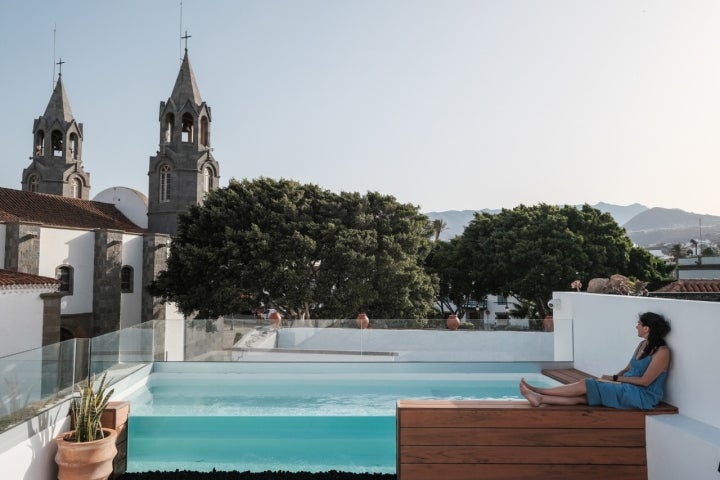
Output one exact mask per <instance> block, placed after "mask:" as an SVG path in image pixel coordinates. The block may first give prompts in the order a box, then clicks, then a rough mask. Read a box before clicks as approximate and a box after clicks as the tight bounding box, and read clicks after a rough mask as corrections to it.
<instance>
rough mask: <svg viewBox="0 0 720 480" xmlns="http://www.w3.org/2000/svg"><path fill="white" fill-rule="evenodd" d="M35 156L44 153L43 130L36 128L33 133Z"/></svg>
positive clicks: (40, 155)
mask: <svg viewBox="0 0 720 480" xmlns="http://www.w3.org/2000/svg"><path fill="white" fill-rule="evenodd" d="M34 155H35V156H37V157H42V156H43V155H45V132H43V131H42V130H38V131H37V132H36V133H35V153H34Z"/></svg>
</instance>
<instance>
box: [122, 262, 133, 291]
mask: <svg viewBox="0 0 720 480" xmlns="http://www.w3.org/2000/svg"><path fill="white" fill-rule="evenodd" d="M133 274H134V269H133V267H131V266H130V265H123V267H122V268H121V269H120V291H121V292H122V293H132V292H133V286H134V285H133Z"/></svg>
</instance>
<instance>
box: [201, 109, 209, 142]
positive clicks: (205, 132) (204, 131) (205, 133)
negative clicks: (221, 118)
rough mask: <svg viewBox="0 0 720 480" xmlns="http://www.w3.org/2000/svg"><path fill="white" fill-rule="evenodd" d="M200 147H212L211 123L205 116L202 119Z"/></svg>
mask: <svg viewBox="0 0 720 480" xmlns="http://www.w3.org/2000/svg"><path fill="white" fill-rule="evenodd" d="M200 145H201V146H203V147H209V146H210V122H208V118H207V117H206V116H205V115H203V116H202V118H201V119H200Z"/></svg>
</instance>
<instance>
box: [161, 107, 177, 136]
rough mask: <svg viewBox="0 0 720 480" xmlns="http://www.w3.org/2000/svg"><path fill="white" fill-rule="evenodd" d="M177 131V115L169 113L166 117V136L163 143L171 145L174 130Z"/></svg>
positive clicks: (164, 129) (164, 128)
mask: <svg viewBox="0 0 720 480" xmlns="http://www.w3.org/2000/svg"><path fill="white" fill-rule="evenodd" d="M174 129H175V115H173V114H172V113H168V114H167V115H165V124H164V127H163V131H164V136H163V141H164V142H165V143H171V142H172V139H173V130H174Z"/></svg>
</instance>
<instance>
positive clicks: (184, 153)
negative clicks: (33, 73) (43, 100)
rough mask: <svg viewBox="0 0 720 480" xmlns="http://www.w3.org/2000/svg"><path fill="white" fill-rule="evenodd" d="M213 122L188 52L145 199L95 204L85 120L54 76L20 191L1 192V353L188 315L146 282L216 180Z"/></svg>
mask: <svg viewBox="0 0 720 480" xmlns="http://www.w3.org/2000/svg"><path fill="white" fill-rule="evenodd" d="M211 122H212V116H211V109H210V107H209V106H208V105H207V103H205V102H204V101H203V100H202V97H201V96H200V90H199V89H198V85H197V81H196V79H195V74H194V72H193V70H192V67H191V66H190V59H189V56H188V52H187V49H186V50H185V55H184V58H183V60H182V64H181V66H180V71H179V73H178V76H177V80H176V82H175V85H174V88H173V89H172V92H171V94H170V96H169V97H168V99H167V101H161V102H160V111H159V147H158V150H157V152H156V154H155V155H153V156H151V157H150V159H149V169H148V179H149V180H148V196H147V197H146V196H145V195H144V194H142V193H140V192H137V191H134V190H131V189H128V188H124V187H115V188H111V189H107V190H105V191H103V192H100V193H99V194H98V195H96V196H95V198H94V200H90V197H91V185H90V173H89V172H87V171H86V170H85V166H84V164H83V155H82V153H83V140H84V135H83V124H82V123H79V122H78V121H77V120H76V119H75V117H74V116H73V113H72V110H71V108H70V101H69V99H68V95H67V92H66V90H65V85H64V84H63V81H62V73H60V74H59V75H58V79H57V83H56V85H55V88H54V90H53V92H52V95H51V96H50V101H49V102H48V104H47V108H46V109H45V112H44V113H43V114H42V115H41V116H40V117H38V118H37V119H36V120H35V121H34V123H33V128H32V142H33V143H32V156H31V157H30V159H31V162H30V165H29V166H28V167H27V168H25V169H24V170H23V171H22V177H21V184H22V190H13V189H7V188H0V256H1V260H2V264H0V265H1V266H2V269H0V310H1V311H3V312H6V313H7V314H3V317H2V319H0V357H1V356H3V355H7V354H10V353H15V352H19V351H23V350H28V349H32V348H37V347H39V346H44V345H49V344H52V343H56V342H58V341H60V340H64V339H69V338H85V337H94V336H98V335H102V334H105V333H108V332H112V331H115V330H118V329H120V328H126V327H129V326H132V325H135V324H138V323H140V322H144V321H148V320H153V319H166V318H181V317H179V314H178V313H177V311H176V310H175V309H174V306H173V305H169V304H163V303H162V302H160V301H159V300H158V299H156V298H153V297H152V296H150V295H149V294H148V293H147V291H146V289H145V286H146V285H148V284H149V283H150V282H151V281H152V280H153V279H154V278H155V277H156V276H157V274H158V273H159V272H160V271H161V270H163V269H164V268H165V266H166V262H167V256H168V252H169V250H168V249H169V246H170V242H171V239H172V236H173V235H174V234H175V233H176V231H177V217H178V214H179V213H181V212H183V211H185V210H186V209H187V208H188V207H189V206H191V205H196V204H200V203H202V201H203V198H204V196H205V194H207V192H208V191H210V190H211V189H214V188H217V187H218V186H219V178H220V177H219V174H220V170H219V165H218V163H217V162H216V161H215V159H214V158H213V155H212V148H211ZM148 123H149V122H148ZM32 325H35V327H32ZM26 327H27V328H26ZM28 328H29V329H30V330H32V332H30V331H28Z"/></svg>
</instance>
